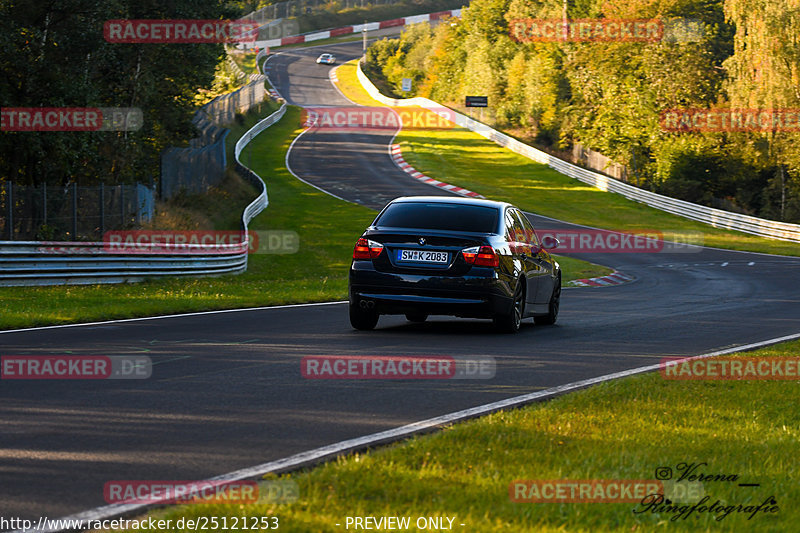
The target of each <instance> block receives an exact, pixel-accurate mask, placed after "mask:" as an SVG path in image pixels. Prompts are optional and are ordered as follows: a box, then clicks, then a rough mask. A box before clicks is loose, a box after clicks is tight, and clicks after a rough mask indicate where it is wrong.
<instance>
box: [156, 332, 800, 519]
mask: <svg viewBox="0 0 800 533" xmlns="http://www.w3.org/2000/svg"><path fill="white" fill-rule="evenodd" d="M798 351H800V342H792V343H786V344H781V345H776V346H774V347H771V348H768V349H764V350H760V351H757V352H753V353H750V354H747V356H749V357H753V356H758V357H765V356H784V357H796V356H797V353H798ZM798 401H800V389H798V383H797V382H796V381H706V382H703V381H672V380H665V379H663V378H662V377H661V376H660V375H659V374H658V373H652V374H648V375H643V376H636V377H632V378H626V379H622V380H618V381H613V382H609V383H605V384H602V385H599V386H596V387H592V388H590V389H587V390H584V391H580V392H576V393H572V394H569V395H566V396H562V397H559V398H556V399H554V400H552V401H549V402H545V403H540V404H534V405H531V406H528V407H525V408H521V409H516V410H511V411H504V412H498V413H495V414H492V415H489V416H485V417H482V418H480V419H477V420H474V421H470V422H466V423H462V424H457V425H455V426H452V427H448V428H446V429H445V430H443V431H440V432H437V433H434V434H432V435H427V436H420V437H415V438H412V439H409V440H407V441H405V442H403V443H398V444H395V445H391V446H387V447H383V448H379V449H377V450H373V451H369V452H366V453H360V454H354V455H350V456H348V457H344V458H339V459H337V460H336V461H334V462H331V463H327V464H325V465H322V466H319V467H317V468H314V469H311V470H309V471H305V472H300V473H295V474H294V475H286V476H284V479H293V480H295V481H296V482H297V483H298V486H299V499H298V501H297V502H296V503H292V504H283V505H276V504H270V503H268V502H263V501H262V502H257V503H255V504H252V505H243V506H242V505H240V506H233V505H202V506H200V505H190V506H181V507H175V508H169V509H166V510H163V511H157V512H155V513H154V514H155V515H156V516H159V517H163V518H172V519H173V520H175V519H177V518H180V517H198V516H216V517H234V516H248V517H257V516H277V517H279V519H280V530H281V531H287V532H295V531H296V532H307V531H320V532H322V531H346V529H345V528H344V523H345V522H344V521H345V518H346V517H347V516H351V517H352V516H375V517H380V516H410V517H412V520H414V519H416V517H419V516H439V517H445V516H446V517H455V518H456V521H455V522H454V525H455V526H456V527H454V530H455V531H469V532H470V533H474V532H487V533H489V532H495V531H515V532H558V531H570V532H595V531H613V532H620V533H623V532H630V531H648V532H649V531H671V532H673V531H692V532H696V531H794V530H796V524H797V523H798V522H800V510H798V507H797V506H796V505H795V503H796V502H797V501H800V484H798V483H797V478H798V475H800V471H798V463H797V443H798V441H799V440H800V429H798V428H800V411H798V409H796V408H795V405H797V403H798ZM681 463H688V464H691V463H696V464H700V463H706V464H705V465H702V466H700V468H699V470H698V471H696V472H695V473H704V474H725V475H729V474H734V475H737V476H739V479H738V480H737V481H736V482H730V481H705V482H703V491H704V493H705V495H707V496H709V498H710V499H709V501H707V502H706V505H708V506H710V505H711V504H712V503H714V501H716V500H718V499H719V500H722V501H723V502H724V504H725V505H734V506H735V505H737V504H742V505H758V504H760V503H761V502H762V501H764V500H765V499H767V498H768V497H770V496H772V497H773V498H774V499H775V500H776V502H777V506H778V512H777V513H774V514H767V515H765V514H762V513H759V514H758V515H756V516H754V517H753V518H752V519H748V518H747V517H748V513H740V512H735V511H734V512H731V513H730V514H729V515H728V516H727V517H725V518H722V519H720V520H717V517H720V516H721V513H717V514H712V513H708V512H696V511H695V512H694V513H693V514H692V515H690V516H688V517H686V518H685V519H684V518H676V519H675V520H672V518H673V517H674V516H676V515H677V513H675V514H672V513H668V512H660V513H653V512H651V511H647V512H639V513H636V512H634V510H638V511H642V510H644V509H645V506H642V505H640V504H639V503H635V502H634V503H514V502H511V501H510V499H509V485H510V484H511V483H512V482H513V481H515V480H592V479H606V480H613V479H627V480H652V479H654V478H655V471H656V469H657V468H659V467H665V466H666V467H670V468H671V469H672V471H673V473H674V474H678V473H679V469H678V465H679V464H681ZM270 478H274V476H270ZM738 483H758V484H760V486H759V487H739V486H738ZM699 499H700V496H697V497H695V498H692V499H690V500H688V501H690V502H692V503H694V502H697V501H698V500H699ZM681 505H688V504H686V503H685V502H682V503H681ZM337 523H339V524H342V525H340V526H336V525H335V524H337ZM462 523H463V524H465V527H463V528H462V527H460V524H462ZM793 524H794V525H793ZM351 529H352V526H351ZM409 531H417V529H415V528H411V529H409Z"/></svg>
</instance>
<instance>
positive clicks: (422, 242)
mask: <svg viewBox="0 0 800 533" xmlns="http://www.w3.org/2000/svg"><path fill="white" fill-rule="evenodd" d="M419 245H420V246H425V237H420V238H419Z"/></svg>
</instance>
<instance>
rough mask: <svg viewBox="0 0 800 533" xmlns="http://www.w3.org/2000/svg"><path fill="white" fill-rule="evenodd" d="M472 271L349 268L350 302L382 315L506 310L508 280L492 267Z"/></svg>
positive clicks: (480, 314) (483, 314)
mask: <svg viewBox="0 0 800 533" xmlns="http://www.w3.org/2000/svg"><path fill="white" fill-rule="evenodd" d="M473 270H475V271H477V272H476V274H475V275H470V276H460V277H446V276H430V275H409V274H397V273H382V272H377V271H375V270H374V269H372V268H367V269H351V270H350V304H351V305H355V306H361V307H364V306H365V305H366V306H368V307H369V308H370V309H374V310H376V311H377V312H378V313H379V314H384V315H391V314H406V313H424V314H429V315H451V316H459V317H467V318H492V317H494V316H496V315H499V314H507V313H509V312H510V311H511V307H512V303H513V301H512V300H513V299H512V292H511V290H510V289H509V284H508V280H504V279H499V278H498V276H497V274H496V273H495V271H494V270H492V269H473ZM362 302H364V303H363V304H362Z"/></svg>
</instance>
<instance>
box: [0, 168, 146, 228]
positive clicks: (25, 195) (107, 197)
mask: <svg viewBox="0 0 800 533" xmlns="http://www.w3.org/2000/svg"><path fill="white" fill-rule="evenodd" d="M153 193H154V191H153V189H152V188H150V187H146V186H144V185H142V184H135V185H113V186H108V185H99V186H80V187H79V186H78V185H77V184H75V183H71V184H69V185H66V186H64V187H56V186H40V187H27V186H20V185H14V184H12V183H11V182H4V183H2V185H1V186H0V239H4V240H9V241H100V240H102V238H103V234H104V233H105V232H106V231H109V230H117V229H130V228H134V227H138V226H140V225H141V224H142V223H144V222H148V221H150V220H152V218H153V213H154V209H155V204H154V194H153Z"/></svg>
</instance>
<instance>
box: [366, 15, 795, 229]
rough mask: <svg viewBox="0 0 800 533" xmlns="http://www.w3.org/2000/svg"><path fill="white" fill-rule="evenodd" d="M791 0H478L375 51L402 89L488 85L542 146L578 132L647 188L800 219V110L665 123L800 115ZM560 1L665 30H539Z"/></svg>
mask: <svg viewBox="0 0 800 533" xmlns="http://www.w3.org/2000/svg"><path fill="white" fill-rule="evenodd" d="M793 5H794V4H793V3H792V2H790V0H658V1H656V0H568V2H567V3H566V12H565V9H564V7H565V4H564V2H562V0H537V1H530V0H473V1H472V3H471V4H470V6H469V8H468V9H466V10H465V11H464V14H463V16H462V18H461V19H460V20H452V21H448V22H447V23H443V24H439V25H438V26H436V27H435V28H431V27H430V26H428V25H416V26H413V27H411V28H409V29H408V30H406V31H405V32H404V33H403V34H402V36H401V37H400V38H399V39H383V40H381V41H379V42H377V43H376V44H374V45H373V46H372V47H371V48H370V49H369V50H368V54H367V64H368V66H369V67H370V68H372V69H373V71H372V75H377V76H378V77H379V78H382V79H381V80H379V81H380V82H381V83H383V84H384V86H385V87H388V88H389V89H390V90H394V92H395V94H396V95H401V94H404V95H407V96H425V97H428V98H431V99H433V100H436V101H438V102H441V103H444V104H448V105H452V106H459V105H463V102H464V97H465V96H467V95H486V96H488V97H489V105H490V106H491V109H492V111H493V115H494V118H495V120H496V124H497V125H499V126H500V127H502V128H503V129H506V130H507V131H509V132H511V133H512V134H515V135H517V136H519V137H521V138H523V139H525V140H527V141H531V142H533V143H535V144H538V145H539V146H542V147H544V148H546V149H552V150H563V149H566V148H568V147H570V146H572V145H573V144H574V143H580V144H582V145H583V146H586V147H588V148H591V149H594V150H596V151H599V152H601V153H603V154H605V155H606V156H608V157H611V158H612V159H614V160H615V161H617V162H618V163H621V164H623V165H625V166H627V167H628V168H629V169H631V179H630V180H631V181H633V182H635V183H636V184H638V185H639V186H641V187H644V188H647V189H649V190H653V191H656V192H660V193H663V194H667V195H670V196H674V197H678V198H681V199H685V200H688V201H692V202H697V203H701V204H704V205H709V206H713V207H721V208H725V209H731V210H734V211H739V212H743V213H748V214H753V215H757V216H762V217H766V218H771V219H777V220H786V221H794V222H800V144H798V143H797V142H796V141H797V139H798V136H797V133H796V131H797V127H798V126H797V125H796V124H795V126H792V124H791V123H789V122H787V123H786V127H783V123H782V122H781V123H779V124H778V126H777V127H776V125H775V123H776V122H777V119H775V121H773V123H769V124H767V125H766V126H764V124H761V126H762V127H758V128H750V130H747V128H745V129H743V130H742V129H739V130H736V129H729V130H727V131H726V130H725V128H717V129H713V128H711V129H710V130H709V129H708V128H706V130H705V131H694V130H692V131H688V130H680V131H676V130H675V129H674V128H673V129H670V128H666V127H664V116H665V113H666V112H667V111H670V110H708V109H716V110H731V111H735V110H790V111H791V110H794V112H795V114H794V115H791V113H790V114H789V115H791V116H796V112H797V110H798V109H800V41H798V40H797V38H796V31H795V29H796V28H798V27H800V11H798V10H797V8H796V7H793ZM565 14H566V18H567V20H570V21H592V20H598V19H600V20H604V21H609V20H621V21H631V20H647V21H651V20H656V21H658V22H659V24H661V25H662V28H663V33H662V34H661V35H659V37H658V38H655V39H648V40H635V39H605V40H602V39H596V40H592V39H591V38H587V39H577V38H574V36H575V35H580V33H579V32H580V28H579V26H578V25H577V23H576V24H575V25H570V26H568V28H570V30H569V31H570V32H573V33H570V34H568V35H572V36H573V38H568V39H566V40H565V39H564V38H563V36H562V37H561V38H558V35H556V38H550V39H547V38H542V36H543V35H545V37H546V30H547V28H546V27H545V26H543V25H542V23H541V21H555V22H558V21H561V20H563V19H564V16H565ZM521 21H522V22H521ZM532 21H534V22H535V21H539V22H540V23H539V24H538V25H534V22H532ZM556 27H557V28H558V27H559V26H558V25H557V26H556ZM576 28H578V29H577V30H576ZM520 29H523V30H524V31H522V32H521V33H520ZM615 31H616V30H615ZM543 32H544V33H543ZM587 35H588V34H587ZM403 78H411V79H412V80H413V90H412V92H411V93H402V92H401V90H400V86H401V82H402V79H403ZM766 120H767V122H769V120H770V119H769V118H768V119H766Z"/></svg>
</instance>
